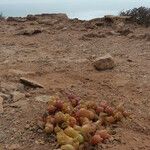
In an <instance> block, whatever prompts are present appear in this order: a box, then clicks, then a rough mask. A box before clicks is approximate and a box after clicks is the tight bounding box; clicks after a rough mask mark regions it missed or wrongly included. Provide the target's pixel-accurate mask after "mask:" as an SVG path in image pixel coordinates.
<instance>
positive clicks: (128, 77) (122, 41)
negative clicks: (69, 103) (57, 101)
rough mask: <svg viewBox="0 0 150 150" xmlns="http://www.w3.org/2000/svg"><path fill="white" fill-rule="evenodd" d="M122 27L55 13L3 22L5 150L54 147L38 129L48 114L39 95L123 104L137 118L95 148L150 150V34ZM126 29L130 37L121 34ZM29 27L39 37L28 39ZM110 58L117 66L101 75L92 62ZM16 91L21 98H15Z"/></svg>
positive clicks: (0, 141)
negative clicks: (26, 82) (25, 82)
mask: <svg viewBox="0 0 150 150" xmlns="http://www.w3.org/2000/svg"><path fill="white" fill-rule="evenodd" d="M118 28H119V27H117V26H116V25H113V23H111V24H108V23H105V22H103V21H102V20H100V19H95V20H92V21H80V20H77V19H73V20H70V19H68V18H66V17H64V16H60V17H59V16H57V15H56V16H55V15H54V16H51V15H46V16H38V17H37V20H35V21H34V20H33V19H31V21H29V20H25V21H22V22H18V21H6V20H3V21H0V95H1V97H3V98H4V100H3V108H4V113H3V114H0V150H1V149H13V146H14V147H15V148H16V149H22V150H50V149H52V150H53V149H55V148H56V147H57V145H56V142H54V141H55V139H54V138H53V137H47V136H46V135H45V134H43V133H42V132H41V130H38V129H37V127H36V125H34V123H35V121H36V119H37V118H38V117H39V116H40V115H41V114H42V113H43V112H44V111H45V109H46V103H44V102H41V101H37V100H36V97H37V96H41V95H53V94H54V93H56V92H59V91H68V90H71V91H73V92H75V93H76V94H78V95H79V96H81V97H82V98H83V99H85V100H92V101H100V100H106V101H108V102H109V103H114V104H119V103H121V102H124V106H125V109H126V110H128V111H130V112H131V113H132V119H131V120H127V121H126V122H124V123H120V124H119V125H118V127H117V128H116V132H117V133H116V135H115V137H114V140H113V141H112V142H110V143H107V144H102V146H99V147H98V148H97V147H96V148H89V150H90V149H108V150H150V37H149V36H150V35H148V34H150V28H145V27H141V26H138V25H133V24H128V23H126V24H125V25H124V26H122V27H121V28H119V29H118ZM126 28H128V29H129V31H130V32H131V33H129V34H128V33H127V35H126V34H124V33H123V34H120V33H119V32H118V31H120V30H121V31H123V30H124V29H126ZM30 29H38V30H39V31H40V32H41V33H35V34H34V33H31V34H30V35H23V34H24V30H27V31H28V30H30ZM112 31H113V34H111V33H112ZM114 33H115V34H114ZM116 33H117V34H116ZM107 53H109V54H111V55H112V56H113V58H114V60H115V62H116V66H115V68H114V69H111V70H105V71H97V70H96V69H95V68H94V67H93V61H94V60H95V59H96V58H97V57H100V56H103V55H105V54H107ZM21 77H27V78H29V79H33V80H35V81H36V82H38V83H40V84H41V85H43V86H44V89H42V88H41V89H40V88H30V87H26V86H24V85H23V84H21V83H20V78H21ZM14 91H18V93H19V95H20V93H22V94H21V96H20V97H19V98H16V99H15V98H14V96H13V95H14ZM16 95H18V94H16Z"/></svg>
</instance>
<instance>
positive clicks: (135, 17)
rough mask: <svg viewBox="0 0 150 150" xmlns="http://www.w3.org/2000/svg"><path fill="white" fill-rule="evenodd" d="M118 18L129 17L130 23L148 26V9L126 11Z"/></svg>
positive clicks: (149, 10) (149, 19)
mask: <svg viewBox="0 0 150 150" xmlns="http://www.w3.org/2000/svg"><path fill="white" fill-rule="evenodd" d="M120 16H131V18H130V21H131V22H136V23H137V24H140V25H144V26H146V27H149V26H150V8H146V7H139V8H133V9H130V10H127V11H122V12H121V13H120Z"/></svg>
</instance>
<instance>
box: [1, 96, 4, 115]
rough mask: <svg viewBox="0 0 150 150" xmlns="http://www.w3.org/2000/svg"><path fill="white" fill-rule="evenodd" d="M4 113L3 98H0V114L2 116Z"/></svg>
mask: <svg viewBox="0 0 150 150" xmlns="http://www.w3.org/2000/svg"><path fill="white" fill-rule="evenodd" d="M3 112H4V109H3V98H2V97H0V114H2V113H3Z"/></svg>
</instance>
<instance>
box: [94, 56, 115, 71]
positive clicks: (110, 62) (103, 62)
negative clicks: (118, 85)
mask: <svg viewBox="0 0 150 150" xmlns="http://www.w3.org/2000/svg"><path fill="white" fill-rule="evenodd" d="M114 66H115V62H114V59H113V57H112V56H111V55H110V54H107V55H105V56H103V57H99V58H97V59H96V60H95V61H94V67H95V68H96V69H97V70H107V69H112V68H114Z"/></svg>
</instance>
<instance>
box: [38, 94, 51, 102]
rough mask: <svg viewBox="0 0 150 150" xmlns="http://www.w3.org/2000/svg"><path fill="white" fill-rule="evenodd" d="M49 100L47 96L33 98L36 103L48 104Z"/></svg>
mask: <svg viewBox="0 0 150 150" xmlns="http://www.w3.org/2000/svg"><path fill="white" fill-rule="evenodd" d="M50 98H51V96H49V95H40V96H37V97H35V100H36V101H38V102H44V103H47V102H49V100H50Z"/></svg>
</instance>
